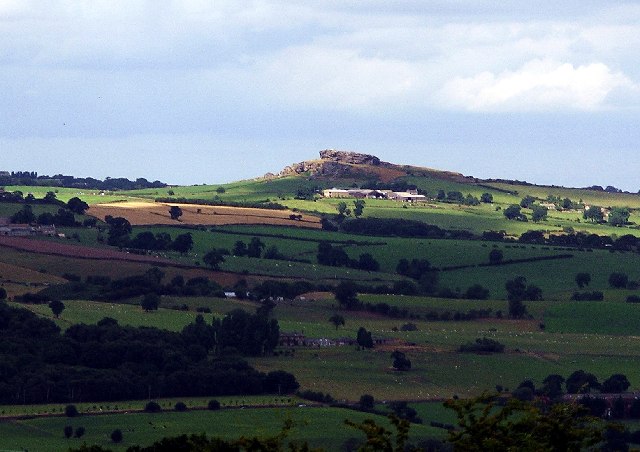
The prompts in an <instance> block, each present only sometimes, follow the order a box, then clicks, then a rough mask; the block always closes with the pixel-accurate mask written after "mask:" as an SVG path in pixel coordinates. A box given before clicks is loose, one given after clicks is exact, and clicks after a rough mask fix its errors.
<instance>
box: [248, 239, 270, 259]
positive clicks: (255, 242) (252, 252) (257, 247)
mask: <svg viewBox="0 0 640 452" xmlns="http://www.w3.org/2000/svg"><path fill="white" fill-rule="evenodd" d="M265 246H266V245H265V244H264V243H263V242H262V240H260V239H259V238H258V237H252V238H251V242H249V245H248V246H247V256H249V257H260V255H261V254H262V250H263V249H264V248H265Z"/></svg>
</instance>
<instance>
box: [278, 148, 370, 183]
mask: <svg viewBox="0 0 640 452" xmlns="http://www.w3.org/2000/svg"><path fill="white" fill-rule="evenodd" d="M380 163H381V162H380V159H379V158H378V157H376V156H375V155H369V154H359V153H357V152H345V151H336V150H334V149H325V150H324V151H320V159H319V160H310V161H306V162H300V163H294V164H293V165H289V166H287V167H286V168H285V169H283V170H282V171H281V172H280V173H279V174H278V176H279V177H283V176H292V175H296V174H304V173H306V174H308V175H309V176H312V177H318V176H325V177H340V176H345V175H348V174H353V173H354V172H359V171H358V169H357V168H355V167H354V165H356V166H357V165H369V166H379V165H380Z"/></svg>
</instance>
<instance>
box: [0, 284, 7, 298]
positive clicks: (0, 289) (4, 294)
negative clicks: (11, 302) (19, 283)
mask: <svg viewBox="0 0 640 452" xmlns="http://www.w3.org/2000/svg"><path fill="white" fill-rule="evenodd" d="M6 299H7V289H5V288H4V287H0V300H6Z"/></svg>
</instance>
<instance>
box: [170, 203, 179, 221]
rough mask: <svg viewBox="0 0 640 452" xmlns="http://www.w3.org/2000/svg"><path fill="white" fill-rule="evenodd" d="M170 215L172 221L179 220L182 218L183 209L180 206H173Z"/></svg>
mask: <svg viewBox="0 0 640 452" xmlns="http://www.w3.org/2000/svg"><path fill="white" fill-rule="evenodd" d="M169 215H170V216H171V219H172V220H177V219H178V218H180V217H181V216H182V209H181V208H180V207H178V206H171V207H170V208H169Z"/></svg>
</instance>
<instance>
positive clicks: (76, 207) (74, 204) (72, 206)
mask: <svg viewBox="0 0 640 452" xmlns="http://www.w3.org/2000/svg"><path fill="white" fill-rule="evenodd" d="M67 209H69V210H70V211H71V212H73V213H77V214H78V215H84V213H85V212H86V211H87V209H89V204H87V203H86V202H84V201H83V200H82V199H80V198H78V197H77V196H75V197H73V198H71V199H70V200H69V201H68V202H67Z"/></svg>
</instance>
